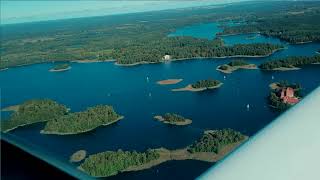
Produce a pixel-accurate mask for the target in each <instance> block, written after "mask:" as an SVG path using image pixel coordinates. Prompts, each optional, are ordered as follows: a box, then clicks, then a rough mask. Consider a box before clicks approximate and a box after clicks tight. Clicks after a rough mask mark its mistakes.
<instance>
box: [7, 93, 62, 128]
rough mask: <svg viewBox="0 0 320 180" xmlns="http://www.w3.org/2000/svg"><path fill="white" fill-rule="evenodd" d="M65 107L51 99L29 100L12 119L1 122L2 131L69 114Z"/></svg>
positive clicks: (20, 106) (14, 113)
mask: <svg viewBox="0 0 320 180" xmlns="http://www.w3.org/2000/svg"><path fill="white" fill-rule="evenodd" d="M67 112H68V110H67V108H66V107H65V106H64V105H61V104H58V103H57V102H55V101H53V100H49V99H43V100H40V99H39V100H29V101H26V102H24V103H23V104H21V105H19V108H18V111H16V112H13V114H12V115H11V116H10V119H8V120H4V121H1V131H3V132H7V131H10V130H12V129H14V128H16V127H19V126H23V125H27V124H32V123H37V122H44V121H49V120H52V119H55V118H58V117H61V116H64V115H65V114H67Z"/></svg>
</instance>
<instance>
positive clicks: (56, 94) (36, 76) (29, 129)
mask: <svg viewBox="0 0 320 180" xmlns="http://www.w3.org/2000/svg"><path fill="white" fill-rule="evenodd" d="M219 31H221V29H219V27H218V25H217V24H215V23H209V24H197V25H194V26H188V27H184V28H181V29H178V30H177V31H176V33H172V34H170V35H169V36H180V35H183V36H193V37H198V38H207V39H213V38H214V37H215V34H216V33H217V32H219ZM251 36H252V35H236V36H226V37H223V39H224V40H225V42H226V43H227V45H232V44H238V43H249V42H248V41H250V43H252V42H256V41H257V42H271V43H284V42H281V41H280V40H278V39H276V38H270V37H264V36H262V35H257V37H255V38H252V37H251ZM248 37H250V38H248ZM285 44H286V43H285ZM286 46H287V49H285V50H282V51H279V52H276V53H275V54H273V55H272V56H270V57H266V58H246V60H247V61H248V62H250V63H255V64H257V65H258V64H260V63H262V62H265V61H268V60H270V58H280V57H286V56H293V55H307V56H311V55H314V54H315V51H316V50H318V49H320V44H319V43H308V44H301V45H289V44H286ZM230 60H231V59H230V58H226V59H214V58H211V59H201V60H200V59H192V60H185V61H176V62H168V63H161V64H149V65H140V66H133V67H123V66H116V65H114V64H113V63H112V62H105V63H89V64H81V63H72V64H71V66H72V68H71V69H70V70H69V71H65V72H58V73H52V72H49V71H48V70H49V69H51V68H52V67H53V66H54V65H55V64H54V63H44V64H35V65H30V66H23V67H16V68H10V69H8V70H6V71H1V72H0V82H1V105H2V107H6V106H10V105H15V104H19V103H22V102H23V101H26V100H30V99H35V98H50V99H53V100H56V101H58V102H59V103H62V104H65V105H66V106H67V107H70V108H71V111H74V112H75V111H82V110H85V109H86V108H87V107H90V106H94V105H96V104H107V105H112V106H114V108H115V110H116V112H118V113H119V114H121V115H124V116H125V118H124V119H123V120H121V121H119V122H118V123H116V124H113V125H110V126H107V127H101V128H97V129H96V130H94V131H91V132H88V133H84V134H79V135H70V136H56V135H43V134H40V133H39V132H40V130H41V129H42V128H43V126H44V124H43V123H39V124H34V125H30V126H25V127H22V128H18V129H16V130H13V131H11V132H10V134H12V135H14V136H16V137H17V138H19V139H20V140H21V141H23V142H26V143H29V144H32V145H34V146H35V147H39V149H38V150H42V151H50V152H51V153H53V154H54V155H55V156H56V158H57V159H59V160H61V161H63V162H66V163H68V160H69V156H70V155H71V154H72V153H74V152H75V151H77V150H80V149H85V150H87V152H88V153H89V154H92V153H97V152H101V151H106V150H117V149H123V150H137V151H144V150H146V149H147V148H159V147H165V148H169V149H175V148H183V147H185V146H187V145H189V144H191V143H192V142H194V141H195V140H196V139H197V138H199V137H200V136H201V135H202V132H203V131H204V130H206V129H220V128H232V129H235V130H238V131H240V132H242V133H244V134H246V135H249V136H252V135H254V134H255V133H257V132H258V131H259V130H261V129H262V128H263V127H265V126H266V125H267V124H269V123H270V122H271V121H272V120H274V119H275V118H276V117H277V116H278V115H279V113H278V112H276V111H274V110H272V109H270V108H269V107H268V105H267V101H266V97H267V96H268V94H269V84H270V83H272V82H275V81H279V80H288V81H290V82H298V83H301V84H302V86H303V88H304V89H303V92H304V93H305V94H308V93H309V92H311V91H312V90H313V89H315V88H316V87H318V86H319V85H320V78H318V77H320V65H312V66H304V67H303V68H302V69H301V70H298V71H286V72H271V71H270V72H263V71H260V70H239V71H236V72H234V73H232V74H228V75H226V74H223V73H221V72H218V71H216V67H217V66H219V65H221V64H225V63H228V62H230ZM272 77H273V78H274V79H272ZM169 78H181V79H183V81H182V82H181V83H179V84H175V85H168V86H160V85H158V84H156V81H159V80H163V79H169ZM208 78H212V79H217V80H220V81H222V82H223V83H224V85H223V86H222V87H221V88H219V89H216V90H212V91H206V92H200V93H193V92H172V91H171V89H173V88H179V87H184V86H186V85H187V84H190V83H193V82H195V81H197V80H201V79H208ZM247 104H250V109H249V110H247V108H246V106H247ZM166 112H173V113H178V114H180V115H183V116H185V117H187V118H190V119H192V120H193V123H192V124H191V125H189V126H185V127H175V126H170V125H166V124H162V123H161V122H158V121H156V120H154V119H153V116H154V115H157V114H164V113H166ZM1 116H2V118H1V120H4V119H5V118H6V117H8V116H9V113H5V112H2V113H1ZM36 150H37V149H36ZM211 165H212V164H210V163H205V162H199V161H171V162H166V163H164V164H161V165H159V166H156V167H153V168H151V169H148V170H143V171H138V172H129V173H124V174H120V175H117V176H115V177H112V178H111V179H124V178H130V179H131V178H133V179H141V178H145V179H151V178H152V179H190V178H194V177H196V176H198V175H200V173H202V172H203V171H205V170H206V169H208V168H209V167H210V166H211ZM173 174H174V175H173Z"/></svg>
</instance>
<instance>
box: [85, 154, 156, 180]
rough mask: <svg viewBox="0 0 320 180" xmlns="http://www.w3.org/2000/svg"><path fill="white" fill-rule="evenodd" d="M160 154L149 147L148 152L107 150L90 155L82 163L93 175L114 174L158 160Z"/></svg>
mask: <svg viewBox="0 0 320 180" xmlns="http://www.w3.org/2000/svg"><path fill="white" fill-rule="evenodd" d="M159 157H160V154H159V153H158V152H157V151H156V150H151V149H148V150H147V151H146V152H143V153H140V152H136V151H133V152H130V151H122V150H118V151H106V152H102V153H98V154H94V155H90V156H89V157H88V158H86V159H85V161H84V162H83V163H82V164H81V165H80V168H81V169H83V170H84V171H85V172H86V173H88V174H90V175H91V176H105V177H106V176H112V175H116V174H118V173H119V172H121V171H122V170H125V169H126V168H128V167H132V166H139V165H143V164H145V163H148V162H150V161H152V160H156V159H158V158H159Z"/></svg>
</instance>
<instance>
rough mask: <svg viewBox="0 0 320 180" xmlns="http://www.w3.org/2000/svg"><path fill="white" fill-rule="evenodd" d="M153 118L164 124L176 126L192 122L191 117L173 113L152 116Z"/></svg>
mask: <svg viewBox="0 0 320 180" xmlns="http://www.w3.org/2000/svg"><path fill="white" fill-rule="evenodd" d="M154 118H155V119H157V120H158V121H160V122H163V123H165V124H171V125H177V126H185V125H188V124H191V123H192V120H191V119H187V118H184V117H183V116H180V115H178V114H174V113H166V114H165V115H163V116H159V115H158V116H154Z"/></svg>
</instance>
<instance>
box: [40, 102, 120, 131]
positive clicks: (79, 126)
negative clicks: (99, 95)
mask: <svg viewBox="0 0 320 180" xmlns="http://www.w3.org/2000/svg"><path fill="white" fill-rule="evenodd" d="M122 118H123V116H120V115H118V114H117V113H116V112H115V111H114V110H113V107H112V106H107V105H97V106H95V107H90V108H88V109H87V110H86V111H83V112H75V113H70V114H67V115H65V116H59V117H56V118H54V119H53V120H51V121H48V122H47V124H46V126H45V127H44V129H43V130H41V133H43V134H56V135H70V134H79V133H84V132H88V131H91V130H93V129H95V128H97V127H99V126H107V125H109V124H112V123H115V122H117V121H119V120H120V119H122Z"/></svg>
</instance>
